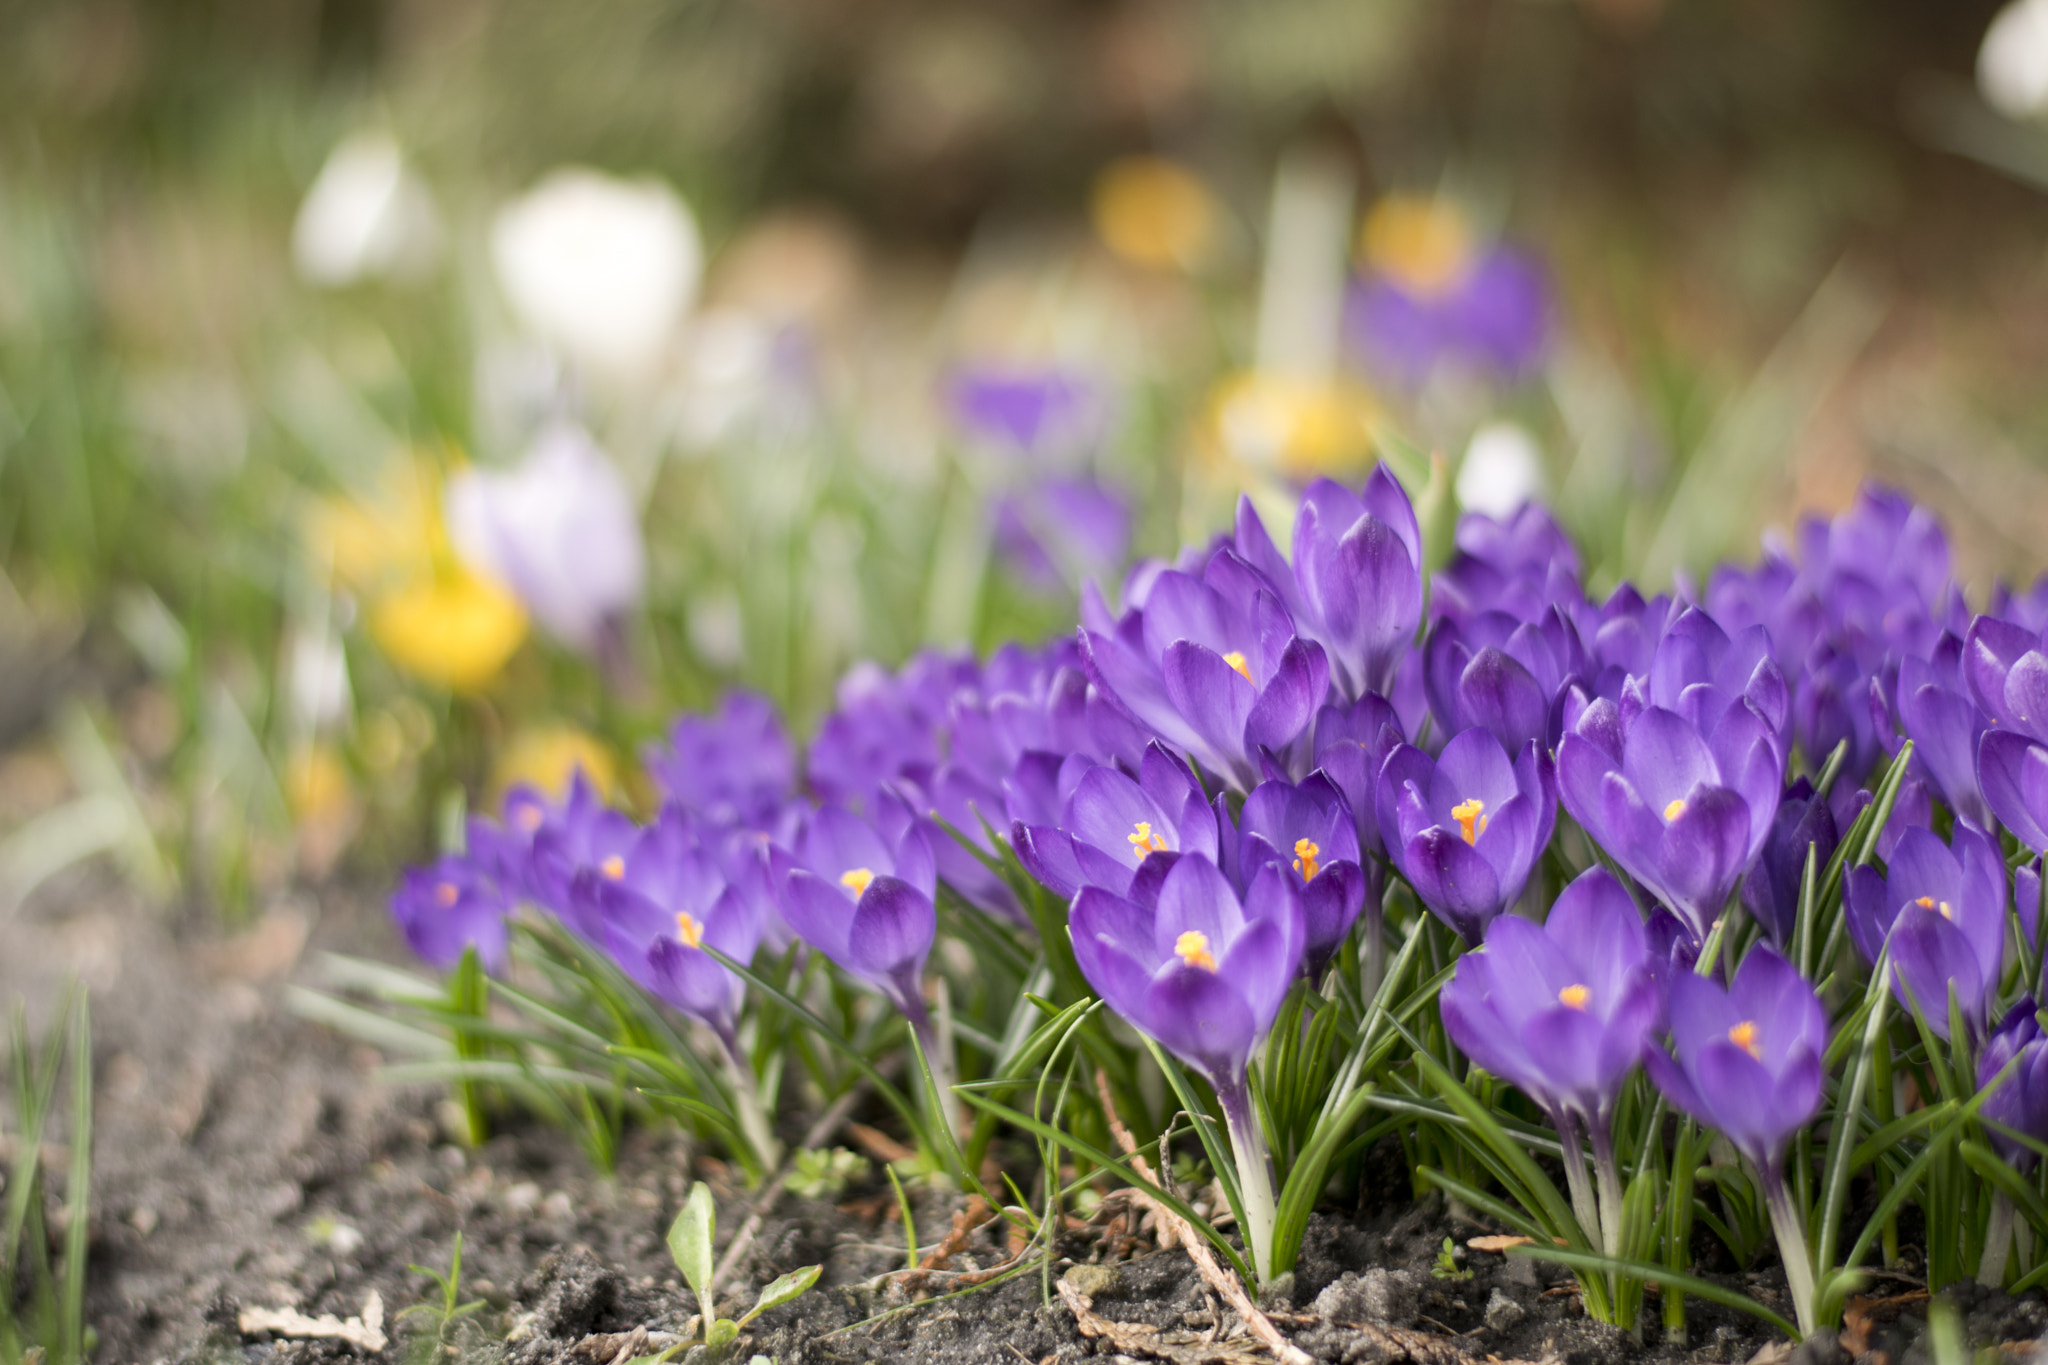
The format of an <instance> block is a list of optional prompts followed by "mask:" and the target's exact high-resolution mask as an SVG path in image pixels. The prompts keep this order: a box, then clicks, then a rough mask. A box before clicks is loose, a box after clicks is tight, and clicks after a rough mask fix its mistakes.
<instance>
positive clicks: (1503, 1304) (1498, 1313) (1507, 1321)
mask: <svg viewBox="0 0 2048 1365" xmlns="http://www.w3.org/2000/svg"><path fill="white" fill-rule="evenodd" d="M1528 1316H1529V1310H1528V1309H1526V1308H1524V1307H1522V1305H1521V1304H1519V1303H1516V1302H1515V1301H1514V1300H1513V1299H1511V1298H1509V1297H1508V1296H1507V1294H1506V1293H1505V1292H1504V1291H1502V1290H1500V1289H1495V1290H1494V1291H1493V1297H1492V1298H1490V1299H1488V1300H1487V1301H1486V1325H1487V1326H1488V1327H1491V1328H1492V1329H1493V1330H1494V1331H1496V1332H1506V1331H1509V1330H1510V1329H1512V1328H1514V1327H1516V1326H1518V1325H1520V1323H1521V1321H1522V1319H1523V1318H1526V1317H1528Z"/></svg>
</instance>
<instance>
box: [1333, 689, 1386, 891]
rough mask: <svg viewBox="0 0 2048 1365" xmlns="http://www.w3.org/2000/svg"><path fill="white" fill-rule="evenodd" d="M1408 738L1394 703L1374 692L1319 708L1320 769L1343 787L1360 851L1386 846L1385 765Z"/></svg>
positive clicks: (1381, 849)
mask: <svg viewBox="0 0 2048 1365" xmlns="http://www.w3.org/2000/svg"><path fill="white" fill-rule="evenodd" d="M1404 742H1405V739H1404V732H1403V730H1402V728H1401V718H1400V717H1399V716H1397V715H1396V714H1395V713H1394V707H1393V705H1392V703H1390V702H1388V701H1387V700H1386V699H1385V698H1384V697H1381V696H1378V695H1377V694H1375V693H1372V692H1368V693H1366V694H1365V695H1364V696H1362V697H1360V698H1359V699H1358V700H1357V701H1355V702H1353V703H1351V704H1350V705H1349V706H1325V707H1324V708H1323V709H1322V710H1320V711H1318V712H1317V713H1316V733H1315V758H1316V769H1317V770H1318V771H1319V772H1321V773H1322V774H1323V775H1324V776H1325V777H1327V778H1329V779H1330V780H1331V781H1332V782H1334V783H1336V784H1337V790H1338V791H1340V792H1342V793H1344V803H1345V804H1346V805H1347V806H1349V807H1350V809H1351V818H1352V819H1353V821H1355V822H1356V824H1357V827H1358V847H1359V850H1360V851H1361V852H1364V853H1384V852H1386V841H1385V840H1384V839H1382V838H1381V837H1380V822H1379V811H1378V807H1377V803H1378V801H1379V794H1378V787H1379V780H1380V769H1381V768H1382V767H1384V766H1385V765H1386V761H1387V755H1388V754H1390V753H1392V752H1393V751H1394V750H1395V749H1397V748H1399V747H1400V746H1401V745H1402V744H1403V743H1404ZM1373 866H1374V867H1375V868H1376V867H1377V866H1378V863H1377V862H1375V863H1374V864H1373Z"/></svg>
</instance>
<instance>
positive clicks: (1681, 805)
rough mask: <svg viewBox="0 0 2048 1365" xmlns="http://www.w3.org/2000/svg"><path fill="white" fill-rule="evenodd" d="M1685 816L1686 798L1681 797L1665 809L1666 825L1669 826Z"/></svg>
mask: <svg viewBox="0 0 2048 1365" xmlns="http://www.w3.org/2000/svg"><path fill="white" fill-rule="evenodd" d="M1683 814H1685V798H1684V797H1680V798H1679V799H1678V800H1676V801H1673V802H1672V803H1671V804H1670V805H1668V806H1666V807H1665V808H1664V823H1665V824H1667V825H1668V824H1670V823H1671V822H1672V821H1673V820H1676V819H1677V818H1678V817H1679V816H1681V815H1683Z"/></svg>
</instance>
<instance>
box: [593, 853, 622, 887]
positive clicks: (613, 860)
mask: <svg viewBox="0 0 2048 1365" xmlns="http://www.w3.org/2000/svg"><path fill="white" fill-rule="evenodd" d="M598 871H600V872H602V873H604V875H605V876H607V877H610V878H611V879H612V880H613V881H617V880H618V879H619V878H621V877H623V876H625V875H626V860H625V859H624V858H621V857H620V856H619V855H618V854H616V853H614V854H613V855H612V856H611V857H609V858H606V859H605V860H604V862H603V863H601V864H600V865H599V866H598Z"/></svg>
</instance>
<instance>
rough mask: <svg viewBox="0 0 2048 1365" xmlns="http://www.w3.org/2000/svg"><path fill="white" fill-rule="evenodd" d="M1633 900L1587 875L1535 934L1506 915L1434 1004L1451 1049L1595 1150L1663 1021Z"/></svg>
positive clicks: (1604, 874) (1606, 880) (1599, 875)
mask: <svg viewBox="0 0 2048 1365" xmlns="http://www.w3.org/2000/svg"><path fill="white" fill-rule="evenodd" d="M1652 966H1653V964H1652V962H1651V958H1650V948H1649V939H1648V936H1647V935H1646V933H1645V931H1644V929H1643V917H1642V915H1641V914H1640V913H1639V912H1638V911H1637V909H1636V906H1635V902H1634V901H1632V900H1631V899H1629V894H1628V892H1627V890H1626V889H1624V888H1623V886H1622V885H1621V883H1620V882H1618V881H1616V880H1615V879H1614V876H1613V874H1611V873H1609V872H1608V871H1607V870H1606V869H1605V868H1599V867H1595V868H1593V869H1591V870H1590V871H1587V872H1585V873H1582V874H1581V875H1580V876H1579V877H1578V879H1577V880H1575V881H1573V882H1572V884H1571V885H1570V886H1568V887H1566V888H1565V889H1564V893H1563V894H1562V895H1560V896H1559V897H1558V898H1557V903H1556V904H1555V905H1554V906H1552V907H1551V910H1550V915H1549V918H1548V919H1546V920H1545V921H1544V923H1543V924H1542V925H1541V926H1540V927H1539V926H1537V925H1535V924H1532V923H1530V922H1529V921H1528V920H1525V919H1521V918H1518V917H1517V916H1514V915H1503V916H1501V917H1500V918H1499V919H1496V920H1495V921H1494V922H1493V923H1492V924H1491V925H1489V926H1488V927H1487V930H1486V945H1485V947H1484V948H1483V949H1481V950H1480V951H1478V952H1473V953H1467V954H1466V955H1465V956H1464V957H1462V958H1460V959H1458V970H1457V974H1456V975H1455V976H1454V977H1453V978H1452V979H1451V980H1450V981H1449V982H1447V983H1446V984H1445V985H1444V988H1443V993H1442V995H1441V997H1440V1001H1441V1004H1442V1008H1443V1020H1444V1030H1445V1032H1446V1033H1448V1034H1449V1035H1450V1038H1451V1041H1452V1042H1453V1043H1456V1044H1457V1045H1458V1048H1459V1050H1460V1051H1462V1052H1463V1053H1464V1054H1465V1055H1466V1056H1468V1057H1470V1058H1471V1059H1472V1060H1473V1061H1475V1062H1477V1063H1478V1064H1479V1065H1480V1066H1482V1067H1485V1068H1486V1069H1487V1070H1488V1071H1490V1072H1492V1073H1493V1074H1494V1075H1496V1076H1499V1077H1500V1078H1501V1079H1502V1080H1505V1081H1507V1082H1509V1083H1510V1084H1512V1085H1514V1086H1515V1087H1516V1088H1518V1089H1519V1090H1521V1091H1522V1092H1523V1093H1524V1094H1526V1095H1528V1096H1529V1097H1530V1098H1531V1099H1533V1100H1535V1101H1536V1102H1537V1103H1538V1104H1539V1105H1541V1106H1542V1107H1543V1108H1544V1109H1545V1110H1546V1111H1547V1112H1548V1113H1549V1114H1550V1115H1551V1116H1552V1121H1553V1122H1555V1123H1557V1125H1558V1127H1559V1129H1560V1130H1563V1131H1570V1126H1571V1121H1572V1120H1577V1121H1578V1122H1579V1123H1581V1124H1584V1125H1587V1126H1588V1127H1589V1128H1590V1129H1591V1131H1592V1133H1593V1140H1594V1145H1595V1147H1596V1149H1597V1148H1598V1147H1599V1146H1600V1145H1601V1144H1602V1143H1603V1142H1610V1143H1611V1140H1612V1139H1611V1134H1608V1133H1607V1132H1606V1130H1607V1128H1608V1122H1609V1119H1610V1117H1611V1115H1612V1113H1613V1109H1614V1101H1615V1097H1616V1096H1617V1095H1618V1094H1619V1093H1620V1091H1621V1084H1622V1082H1623V1081H1624V1080H1626V1079H1627V1077H1628V1073H1629V1072H1630V1071H1631V1070H1633V1069H1634V1067H1635V1065H1636V1062H1637V1061H1638V1060H1639V1059H1640V1058H1641V1057H1642V1055H1643V1047H1644V1045H1645V1044H1646V1043H1647V1042H1648V1041H1649V1039H1650V1036H1651V1034H1652V1033H1653V1032H1654V1031H1655V1030H1656V1028H1657V1026H1658V1023H1659V1017H1660V1015H1661V1014H1662V1012H1663V1001H1662V999H1661V992H1660V990H1659V989H1658V985H1657V978H1656V974H1655V972H1654V971H1653V970H1652Z"/></svg>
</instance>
